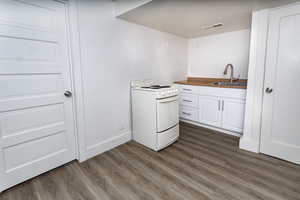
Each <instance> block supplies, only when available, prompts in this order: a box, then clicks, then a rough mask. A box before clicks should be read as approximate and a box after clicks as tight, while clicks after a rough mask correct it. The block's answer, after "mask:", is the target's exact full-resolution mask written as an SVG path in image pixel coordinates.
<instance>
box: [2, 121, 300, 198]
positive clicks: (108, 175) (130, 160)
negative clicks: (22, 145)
mask: <svg viewBox="0 0 300 200" xmlns="http://www.w3.org/2000/svg"><path fill="white" fill-rule="evenodd" d="M180 131H181V132H180V134H181V136H180V140H179V141H178V142H177V143H175V144H174V145H172V146H170V147H169V148H167V149H165V150H163V151H161V152H159V153H156V152H153V151H151V150H148V149H146V148H144V147H142V146H141V145H139V144H137V143H135V142H129V143H127V144H124V145H122V146H120V147H118V148H115V149H113V150H111V151H109V152H106V153H104V154H102V155H99V156H97V157H95V158H93V159H90V160H88V161H86V162H84V163H81V164H79V163H77V162H72V163H70V164H67V165H65V166H63V167H60V168H58V169H55V170H52V171H51V172H48V173H46V174H43V175H41V176H39V177H37V178H35V179H32V180H30V181H27V182H26V183H24V184H21V185H18V186H16V187H14V188H12V189H10V190H8V191H5V192H4V193H2V194H0V199H1V200H95V199H99V200H100V199H101V200H102V199H103V200H108V199H116V200H119V199H120V200H126V199H133V200H135V199H142V200H148V199H155V200H159V199H167V200H178V199H184V200H189V199H191V200H192V199H195V200H202V199H216V200H219V199H226V200H256V199H263V200H285V199H300V166H297V165H293V164H291V163H288V162H284V161H282V160H277V159H274V158H271V157H268V156H264V155H259V154H252V153H249V152H245V151H241V150H239V149H238V138H236V137H233V136H228V135H224V134H220V133H216V132H213V131H208V130H206V129H202V128H196V127H194V126H191V125H187V124H181V128H180Z"/></svg>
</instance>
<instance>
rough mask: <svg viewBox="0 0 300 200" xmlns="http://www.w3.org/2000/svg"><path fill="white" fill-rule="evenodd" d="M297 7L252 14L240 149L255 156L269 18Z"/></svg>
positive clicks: (261, 103) (297, 3) (259, 124)
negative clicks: (271, 14)
mask: <svg viewBox="0 0 300 200" xmlns="http://www.w3.org/2000/svg"><path fill="white" fill-rule="evenodd" d="M296 5H300V2H296V3H291V4H288V5H284V6H280V7H276V8H270V9H264V10H260V11H255V12H253V13H252V25H251V27H252V28H251V41H250V57H249V69H248V86H247V98H246V111H245V122H244V134H243V136H242V137H241V139H240V148H241V149H244V150H247V151H251V152H254V153H260V152H261V149H260V147H261V142H262V141H261V137H262V132H261V131H262V113H263V100H264V95H265V92H264V89H265V71H266V56H267V43H268V33H269V14H270V12H271V11H274V10H278V9H282V8H289V7H293V6H296Z"/></svg>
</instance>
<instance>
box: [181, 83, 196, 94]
mask: <svg viewBox="0 0 300 200" xmlns="http://www.w3.org/2000/svg"><path fill="white" fill-rule="evenodd" d="M180 90H181V92H183V93H190V94H197V93H198V87H197V86H192V85H180Z"/></svg>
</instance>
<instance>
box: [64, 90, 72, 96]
mask: <svg viewBox="0 0 300 200" xmlns="http://www.w3.org/2000/svg"><path fill="white" fill-rule="evenodd" d="M64 95H65V96H66V97H71V96H72V92H70V91H65V93H64Z"/></svg>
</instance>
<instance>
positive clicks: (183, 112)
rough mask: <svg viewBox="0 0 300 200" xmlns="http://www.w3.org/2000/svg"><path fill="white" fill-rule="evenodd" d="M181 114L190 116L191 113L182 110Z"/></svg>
mask: <svg viewBox="0 0 300 200" xmlns="http://www.w3.org/2000/svg"><path fill="white" fill-rule="evenodd" d="M182 114H184V115H187V116H191V115H192V114H190V113H186V112H182Z"/></svg>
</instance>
